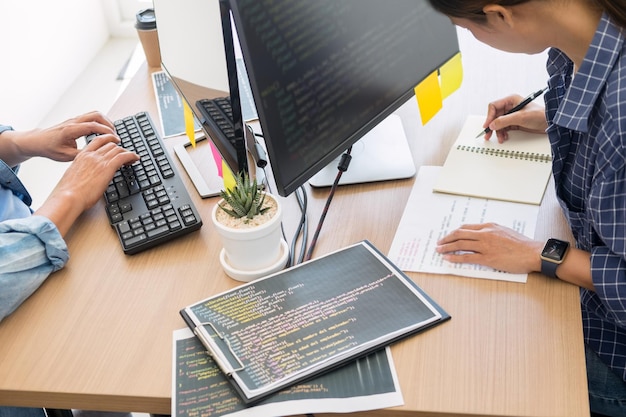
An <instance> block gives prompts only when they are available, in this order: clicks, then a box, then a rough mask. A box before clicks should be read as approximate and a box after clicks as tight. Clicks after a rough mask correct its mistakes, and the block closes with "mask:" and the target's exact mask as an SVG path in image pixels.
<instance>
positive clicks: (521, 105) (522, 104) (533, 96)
mask: <svg viewBox="0 0 626 417" xmlns="http://www.w3.org/2000/svg"><path fill="white" fill-rule="evenodd" d="M547 89H548V87H545V88H542V89H541V90H539V91H535V92H534V93H532V94H531V95H529V96H528V97H526V98H525V99H524V100H522V101H521V102H520V103H519V104H518V105H517V106H515V107H513V108H512V109H511V110H509V111H508V112H506V113H504V115H507V114H511V113H515V112H516V111H520V110H522V109H523V108H524V107H526V105H528V103H530V102H531V101H533V100H534V99H536V98H537V97H539V96H540V95H542V94H543V93H544V91H546V90H547ZM489 132H491V129H489V127H486V128H485V130H483V131H481V132H480V133H479V134H478V135H476V137H477V138H478V137H480V136H482V135H486V134H487V133H489Z"/></svg>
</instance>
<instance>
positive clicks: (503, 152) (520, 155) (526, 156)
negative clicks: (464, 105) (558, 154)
mask: <svg viewBox="0 0 626 417" xmlns="http://www.w3.org/2000/svg"><path fill="white" fill-rule="evenodd" d="M457 149H458V150H460V151H467V152H474V153H477V154H481V155H491V156H499V157H501V158H511V159H522V160H526V161H533V162H552V156H550V155H547V154H543V153H535V152H520V151H512V150H509V149H493V148H482V147H479V146H469V145H458V146H457Z"/></svg>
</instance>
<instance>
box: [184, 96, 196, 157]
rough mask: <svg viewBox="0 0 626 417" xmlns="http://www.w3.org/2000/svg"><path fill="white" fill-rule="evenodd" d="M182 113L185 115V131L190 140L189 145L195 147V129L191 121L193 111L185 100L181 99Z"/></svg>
mask: <svg viewBox="0 0 626 417" xmlns="http://www.w3.org/2000/svg"><path fill="white" fill-rule="evenodd" d="M183 114H184V115H185V133H187V137H188V138H189V141H190V142H191V146H193V147H194V148H195V147H196V129H195V126H194V122H193V113H192V112H191V108H190V107H189V104H187V100H185V99H183Z"/></svg>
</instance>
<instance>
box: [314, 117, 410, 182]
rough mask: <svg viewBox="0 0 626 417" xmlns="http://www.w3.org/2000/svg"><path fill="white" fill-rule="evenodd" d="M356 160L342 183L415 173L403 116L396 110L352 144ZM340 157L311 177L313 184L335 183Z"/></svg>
mask: <svg viewBox="0 0 626 417" xmlns="http://www.w3.org/2000/svg"><path fill="white" fill-rule="evenodd" d="M351 155H352V160H351V162H350V166H349V167H348V170H347V171H346V172H344V173H343V174H342V176H341V180H340V181H339V184H340V185H345V184H359V183H368V182H375V181H387V180H397V179H403V178H410V177H412V176H414V175H415V172H416V170H415V164H414V162H413V156H412V154H411V149H410V148H409V144H408V142H407V138H406V134H405V133H404V128H403V127H402V120H401V119H400V116H398V115H396V114H392V115H390V116H389V117H387V118H386V119H384V120H383V121H382V122H380V123H379V124H378V125H377V126H376V127H375V128H374V129H372V130H371V131H369V132H368V133H367V134H366V135H365V136H363V137H362V138H361V139H360V140H359V141H358V142H356V143H355V144H354V145H353V146H352V152H351ZM339 159H340V158H337V159H335V160H334V161H333V162H331V163H330V164H328V165H327V166H326V167H324V168H323V169H322V170H321V171H319V172H318V173H317V174H315V175H314V176H313V177H311V179H310V180H309V184H311V186H313V187H328V186H331V185H332V184H333V183H334V181H335V178H336V177H337V172H338V171H337V164H338V163H339Z"/></svg>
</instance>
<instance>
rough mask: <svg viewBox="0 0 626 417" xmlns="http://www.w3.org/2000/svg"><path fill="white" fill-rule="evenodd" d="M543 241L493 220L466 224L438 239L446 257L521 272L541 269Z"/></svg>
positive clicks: (454, 260) (455, 261)
mask: <svg viewBox="0 0 626 417" xmlns="http://www.w3.org/2000/svg"><path fill="white" fill-rule="evenodd" d="M542 248H543V243H541V242H537V241H534V240H532V239H529V238H527V237H526V236H524V235H522V234H521V233H518V232H516V231H515V230H512V229H509V228H507V227H504V226H500V225H498V224H495V223H485V224H466V225H463V226H461V227H459V228H458V229H456V230H454V231H453V232H451V233H450V234H448V235H447V236H444V237H443V238H442V239H440V240H439V241H438V242H437V252H438V253H441V254H443V258H444V259H445V260H446V261H449V262H454V263H469V264H477V265H483V266H488V267H491V268H494V269H497V270H500V271H505V272H511V273H515V274H524V273H529V272H534V271H540V270H541V258H540V254H541V249H542Z"/></svg>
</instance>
